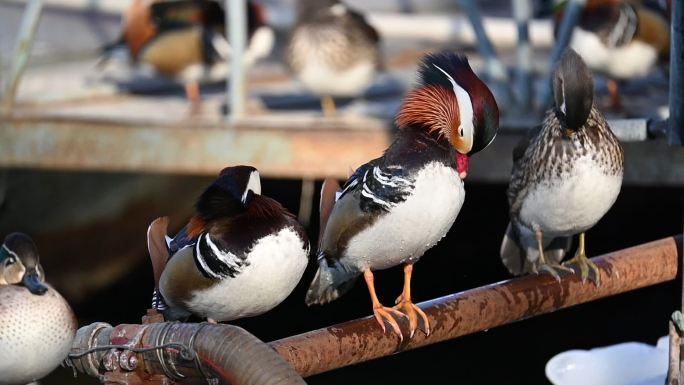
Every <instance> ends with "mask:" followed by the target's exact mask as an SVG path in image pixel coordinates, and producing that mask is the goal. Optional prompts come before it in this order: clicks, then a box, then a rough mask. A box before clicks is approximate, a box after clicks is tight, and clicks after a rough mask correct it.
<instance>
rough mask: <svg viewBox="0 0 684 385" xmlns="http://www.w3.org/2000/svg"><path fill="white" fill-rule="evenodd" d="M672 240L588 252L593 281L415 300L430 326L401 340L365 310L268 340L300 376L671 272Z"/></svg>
mask: <svg viewBox="0 0 684 385" xmlns="http://www.w3.org/2000/svg"><path fill="white" fill-rule="evenodd" d="M680 244H681V236H678V237H669V238H665V239H662V240H658V241H654V242H650V243H646V244H643V245H639V246H636V247H632V248H628V249H624V250H621V251H616V252H613V253H610V254H607V255H604V256H601V257H597V258H594V259H592V260H593V261H594V262H595V263H596V265H597V266H598V267H599V268H600V269H601V286H600V287H598V288H597V287H595V286H594V285H593V284H592V283H586V284H582V282H581V281H580V280H579V278H578V277H576V276H572V277H569V278H566V279H563V280H562V281H561V282H560V283H559V282H557V281H556V280H555V279H553V278H552V277H550V276H548V275H529V276H525V277H521V278H516V279H511V280H508V281H503V282H499V283H495V284H491V285H488V286H484V287H479V288H476V289H472V290H467V291H464V292H461V293H457V294H452V295H448V296H445V297H441V298H437V299H434V300H431V301H427V302H423V303H421V304H419V306H420V307H421V308H422V309H423V310H424V311H425V313H426V314H427V316H428V317H429V318H430V324H431V325H432V326H433V331H432V333H431V334H430V336H428V337H426V336H425V335H424V334H422V333H416V335H415V336H414V337H413V338H412V339H408V338H404V344H402V345H400V344H399V340H398V338H396V336H394V335H392V334H390V333H388V334H383V333H382V331H381V330H380V328H379V327H378V325H377V323H376V321H375V320H374V319H372V317H367V318H363V319H359V320H354V321H349V322H346V323H343V324H339V325H334V326H330V327H327V328H324V329H319V330H314V331H311V332H308V333H304V334H300V335H297V336H293V337H288V338H283V339H281V340H277V341H273V342H271V346H272V347H273V348H274V349H275V350H276V351H277V352H278V353H280V354H281V355H282V356H283V357H284V358H285V360H287V361H288V362H289V363H290V364H291V365H292V366H294V368H295V369H296V370H297V372H299V374H301V375H302V376H303V377H307V376H311V375H314V374H318V373H322V372H327V371H330V370H333V369H336V368H340V367H343V366H348V365H353V364H358V363H361V362H365V361H370V360H372V359H375V358H380V357H384V356H387V355H390V354H393V353H396V352H398V351H403V350H409V349H415V348H418V347H421V346H425V345H430V344H434V343H437V342H440V341H444V340H448V339H452V338H456V337H460V336H464V335H466V334H472V333H476V332H479V331H482V330H487V329H491V328H493V327H497V326H501V325H505V324H508V323H512V322H515V321H519V320H522V319H525V318H529V317H533V316H537V315H541V314H545V313H550V312H553V311H556V310H559V309H563V308H567V307H570V306H574V305H578V304H581V303H585V302H590V301H594V300H597V299H599V298H604V297H608V296H611V295H615V294H619V293H624V292H627V291H630V290H635V289H638V288H642V287H646V286H651V285H655V284H657V283H661V282H666V281H670V280H673V279H674V278H675V276H676V275H677V264H678V255H679V254H680V253H681V250H680V249H679V245H680ZM328 306H334V305H328ZM403 326H404V327H405V326H406V325H403Z"/></svg>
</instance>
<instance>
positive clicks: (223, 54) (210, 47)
mask: <svg viewBox="0 0 684 385" xmlns="http://www.w3.org/2000/svg"><path fill="white" fill-rule="evenodd" d="M247 26H248V34H249V35H248V39H249V44H248V47H247V51H246V52H245V57H244V61H245V66H246V67H247V66H249V65H251V64H252V63H254V62H255V61H256V60H258V59H260V58H263V57H265V56H267V55H268V54H270V52H271V50H272V48H273V45H274V41H275V35H274V33H273V30H272V29H271V28H269V27H267V26H266V25H265V20H264V11H263V8H262V7H261V6H258V5H257V4H255V3H252V2H248V3H247ZM225 36H226V34H225V13H224V10H223V8H222V6H221V3H220V2H218V1H215V0H178V1H154V0H133V1H132V3H131V5H130V7H129V8H128V10H127V11H126V14H125V15H124V21H123V31H122V34H121V37H120V38H119V40H118V41H117V42H115V43H113V44H110V45H109V46H107V47H106V48H105V52H106V53H107V52H109V51H111V50H112V49H113V48H115V47H118V46H121V45H123V46H125V47H126V48H127V49H128V53H129V57H130V59H131V61H132V63H133V64H137V65H140V66H142V67H144V68H149V69H151V70H152V71H153V72H155V73H158V74H160V75H162V76H166V77H168V78H172V79H176V80H179V81H181V82H183V83H184V84H185V92H186V96H187V98H188V100H189V101H190V103H191V108H192V109H193V110H194V111H196V110H197V109H198V108H199V102H200V92H199V81H200V80H202V79H214V80H215V79H221V78H225V77H226V76H227V75H228V72H229V67H228V64H227V60H228V59H229V58H230V45H229V44H228V41H227V40H226V37H225Z"/></svg>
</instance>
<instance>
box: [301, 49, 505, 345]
mask: <svg viewBox="0 0 684 385" xmlns="http://www.w3.org/2000/svg"><path fill="white" fill-rule="evenodd" d="M419 76H420V81H419V84H418V86H417V87H416V88H415V89H414V90H412V91H411V92H410V93H409V94H408V95H407V96H406V98H405V99H404V102H403V105H402V107H401V109H400V110H399V112H398V114H397V117H396V124H397V126H398V128H399V131H398V133H397V136H396V138H395V140H394V142H393V143H392V144H391V145H390V147H389V148H387V150H385V153H384V155H383V156H381V157H380V158H377V159H373V160H371V161H370V162H368V163H366V164H364V165H362V166H360V167H359V168H358V169H357V170H356V171H355V172H354V174H353V175H352V176H351V177H350V178H349V179H348V180H347V181H346V183H345V184H344V185H343V186H342V190H341V192H337V187H339V186H331V185H330V184H329V183H330V182H329V181H326V185H325V186H324V188H323V191H322V194H321V195H322V197H321V224H322V228H321V237H320V242H319V247H318V263H319V268H318V272H317V273H316V276H315V278H314V279H313V282H312V283H311V286H310V288H309V290H308V292H307V295H306V303H307V304H309V305H311V304H325V303H327V302H330V301H332V300H335V299H336V298H338V297H339V296H341V295H343V294H344V293H345V292H347V291H348V290H349V289H350V288H351V287H352V286H353V283H354V281H355V279H356V278H357V277H358V276H359V275H363V276H364V278H365V280H366V284H367V285H368V290H369V292H370V297H371V302H372V305H373V314H374V315H375V318H376V320H377V321H378V323H379V324H380V326H381V327H382V330H383V331H385V322H386V323H387V324H388V325H390V326H391V327H392V329H393V330H394V332H395V333H396V334H397V335H398V336H399V337H400V338H401V339H403V335H402V333H401V330H400V328H399V325H398V323H397V321H396V319H395V318H394V317H393V316H402V317H403V316H406V317H408V320H409V327H410V336H411V337H412V336H413V335H414V333H415V330H416V328H418V327H419V322H420V323H421V324H422V325H421V329H423V331H424V332H425V333H426V334H429V333H430V325H429V322H428V319H427V317H426V315H425V313H423V311H422V310H420V309H419V308H418V307H417V306H416V305H414V304H413V303H412V301H411V298H412V297H411V287H410V283H411V275H412V271H413V264H414V263H416V262H417V261H418V260H419V259H420V257H421V256H422V255H423V253H425V251H427V250H428V249H429V248H431V247H432V246H434V245H435V244H436V243H437V242H438V241H439V240H440V239H442V238H443V237H444V236H445V235H446V233H447V231H448V230H449V229H450V228H451V225H452V224H453V223H454V220H455V219H456V216H457V215H458V212H459V210H460V209H461V205H462V204H463V200H464V197H465V191H464V189H463V178H465V176H466V174H467V166H468V157H469V156H472V155H473V154H475V153H477V152H479V151H481V150H483V149H484V148H485V147H487V146H488V145H489V144H490V143H491V142H492V140H493V139H494V136H495V135H496V132H497V130H498V124H499V110H498V107H497V104H496V101H495V100H494V97H493V96H492V93H491V92H490V91H489V89H488V88H487V86H486V85H485V84H484V83H483V82H482V81H481V80H480V79H479V78H478V77H477V75H475V73H474V72H473V70H472V69H471V68H470V65H469V64H468V60H467V59H466V58H465V56H462V55H460V54H455V53H447V52H445V53H439V54H430V55H427V56H425V57H424V58H423V60H422V63H421V65H420V68H419ZM336 196H337V198H336ZM401 264H403V265H404V289H403V291H402V294H401V295H400V296H399V298H398V299H397V301H396V303H397V305H396V306H395V307H394V308H387V307H384V306H383V305H382V304H381V303H380V301H379V300H378V297H377V296H376V294H375V287H374V282H373V271H374V270H382V269H387V268H390V267H392V266H396V265H401Z"/></svg>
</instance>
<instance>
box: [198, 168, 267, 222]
mask: <svg viewBox="0 0 684 385" xmlns="http://www.w3.org/2000/svg"><path fill="white" fill-rule="evenodd" d="M259 194H261V179H260V178H259V171H257V169H256V168H254V167H252V166H233V167H226V168H224V169H223V170H221V173H220V174H219V177H218V178H217V179H216V180H215V181H214V183H212V184H211V185H210V186H209V187H207V189H206V190H204V192H203V193H202V195H200V197H199V198H198V199H197V203H196V204H195V209H196V212H197V215H196V216H197V217H199V218H201V219H202V220H203V221H204V222H208V221H210V220H212V219H215V218H220V217H227V216H230V215H233V214H235V213H239V212H242V211H244V210H245V209H246V208H247V207H248V206H249V204H250V203H251V202H252V200H253V199H254V196H255V195H259Z"/></svg>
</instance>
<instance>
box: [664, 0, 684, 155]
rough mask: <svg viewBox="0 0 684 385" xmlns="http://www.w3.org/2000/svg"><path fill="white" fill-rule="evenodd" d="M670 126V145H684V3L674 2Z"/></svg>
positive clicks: (677, 0)
mask: <svg viewBox="0 0 684 385" xmlns="http://www.w3.org/2000/svg"><path fill="white" fill-rule="evenodd" d="M670 28H671V29H670V38H671V43H670V95H669V96H670V124H669V126H668V135H667V138H668V142H669V143H670V145H676V146H681V145H683V144H684V89H683V88H684V74H682V70H684V67H683V66H682V55H684V47H682V43H684V2H682V1H681V0H675V1H673V2H672V25H671V27H670Z"/></svg>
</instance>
